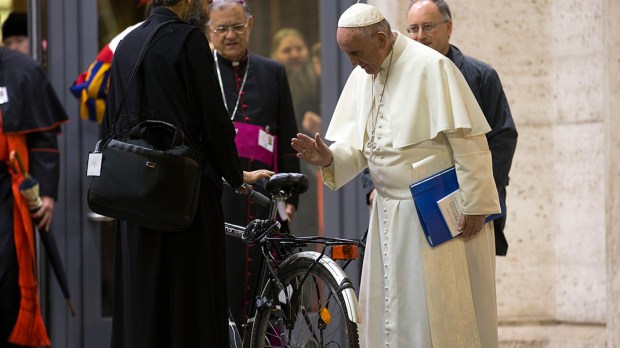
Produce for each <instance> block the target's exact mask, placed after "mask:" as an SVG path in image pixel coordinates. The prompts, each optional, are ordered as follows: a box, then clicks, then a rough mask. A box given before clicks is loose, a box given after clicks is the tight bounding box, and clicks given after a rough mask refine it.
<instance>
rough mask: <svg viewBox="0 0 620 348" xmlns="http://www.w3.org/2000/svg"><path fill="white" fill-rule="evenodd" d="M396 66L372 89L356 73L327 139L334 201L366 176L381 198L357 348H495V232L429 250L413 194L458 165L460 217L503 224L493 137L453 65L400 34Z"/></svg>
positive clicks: (487, 229)
mask: <svg viewBox="0 0 620 348" xmlns="http://www.w3.org/2000/svg"><path fill="white" fill-rule="evenodd" d="M392 55H393V56H392V57H390V56H388V57H387V58H386V59H385V61H384V62H383V64H382V71H381V73H380V74H378V76H376V77H375V78H373V76H372V75H368V74H366V73H365V72H364V70H362V69H361V68H359V67H357V68H356V69H355V70H354V71H353V72H352V73H351V76H350V77H349V80H348V81H347V84H346V86H345V88H344V90H343V92H342V95H341V96H340V100H339V101H338V105H337V106H336V109H335V111H334V115H333V117H332V121H331V123H330V126H329V129H328V131H327V134H326V139H328V140H331V141H334V143H333V144H332V145H331V149H332V151H333V155H334V161H333V164H332V165H331V166H330V167H328V168H323V169H322V174H323V181H324V183H325V184H326V185H327V186H328V187H330V188H331V189H332V190H335V189H338V188H340V187H342V186H343V185H344V184H346V183H347V182H348V181H350V180H351V179H353V178H354V177H355V176H356V175H357V174H358V173H359V172H361V171H362V170H363V169H364V168H365V167H366V166H368V167H369V170H370V174H371V176H372V179H373V182H374V185H375V187H376V189H377V195H376V196H375V199H374V201H373V205H372V212H371V218H370V225H369V233H368V240H367V245H366V254H365V258H364V265H363V269H362V279H361V286H360V307H361V309H362V320H363V323H362V325H361V326H360V340H361V342H360V343H361V346H362V347H367V348H376V347H382V346H385V347H400V348H410V347H416V348H426V347H435V348H454V347H465V348H474V347H482V348H493V347H497V345H498V338H497V310H496V309H497V306H496V298H495V240H494V236H493V224H492V223H487V224H486V225H485V226H484V227H483V230H482V231H481V232H480V233H478V234H477V235H476V236H475V237H474V238H473V239H471V240H468V241H464V240H463V239H462V238H455V239H453V240H451V241H449V242H446V243H444V244H441V245H440V246H437V247H435V248H432V249H431V248H430V246H429V245H428V243H427V241H426V239H425V237H424V232H423V231H422V227H421V225H420V222H419V220H418V215H417V213H416V210H415V205H414V202H413V199H412V198H411V194H410V191H409V185H410V184H412V183H414V182H416V181H419V180H421V179H423V178H426V177H428V176H430V175H432V174H435V173H437V172H439V171H441V170H443V169H446V168H448V167H451V166H453V165H455V166H456V171H457V177H458V181H459V185H460V191H461V195H462V197H463V202H464V207H463V211H464V213H466V214H472V215H478V214H487V215H490V214H495V213H498V212H499V211H500V207H499V201H498V195H497V191H496V188H495V183H494V181H493V173H492V167H491V154H490V152H489V149H488V145H487V142H486V138H485V135H484V134H485V133H486V132H488V131H489V130H490V128H489V126H488V124H487V121H486V119H485V118H484V115H483V114H482V111H481V110H480V108H479V106H478V103H477V102H476V99H475V98H474V96H473V94H472V93H471V91H470V90H469V87H468V85H467V82H466V81H465V79H464V78H463V76H462V75H461V73H460V72H459V70H458V69H457V68H456V67H455V66H454V65H453V64H452V62H451V61H450V60H449V59H448V58H446V57H444V56H443V55H441V54H439V53H437V52H436V51H434V50H433V49H431V48H428V47H426V46H424V45H421V44H419V43H417V42H415V41H413V40H410V39H408V38H406V37H405V36H403V35H401V34H398V38H397V40H396V43H395V45H394V48H393V51H392ZM388 70H389V71H388ZM386 78H387V81H386ZM384 86H385V88H384ZM381 94H383V98H381ZM381 99H382V101H381V102H380V100H381ZM373 130H374V141H373V142H374V143H376V144H377V147H376V148H375V150H374V151H371V149H370V148H369V146H368V143H369V141H370V140H371V138H372V133H373Z"/></svg>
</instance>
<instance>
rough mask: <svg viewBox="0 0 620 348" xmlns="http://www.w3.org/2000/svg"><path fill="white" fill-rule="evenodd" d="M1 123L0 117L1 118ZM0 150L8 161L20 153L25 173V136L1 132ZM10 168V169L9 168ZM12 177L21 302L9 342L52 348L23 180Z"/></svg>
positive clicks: (19, 176)
mask: <svg viewBox="0 0 620 348" xmlns="http://www.w3.org/2000/svg"><path fill="white" fill-rule="evenodd" d="M0 119H1V116H0ZM0 143H4V145H2V146H0V150H5V151H6V152H5V153H4V154H3V155H2V156H0V157H3V158H4V159H7V158H6V157H8V154H10V153H11V152H12V151H15V152H17V153H19V156H20V158H21V160H22V162H23V163H24V167H25V168H24V169H25V170H26V171H28V148H27V147H26V139H25V137H24V135H12V134H2V132H1V131H0ZM9 167H11V165H10V164H9ZM9 172H10V173H11V186H12V191H13V202H14V206H13V235H14V238H15V249H16V251H17V262H18V265H19V288H20V291H21V301H20V308H19V314H18V316H17V321H16V323H15V327H14V328H13V332H12V333H11V335H10V336H9V342H10V343H13V344H18V345H22V346H30V347H36V346H44V347H49V346H51V342H50V339H49V337H48V335H47V330H46V329H45V324H44V323H43V317H42V316H41V307H40V305H39V295H38V292H37V278H36V263H35V249H34V226H33V223H32V218H31V216H30V210H29V209H28V203H27V202H26V199H25V198H24V197H22V195H21V194H20V193H19V184H21V182H22V181H23V180H24V177H23V175H22V174H21V173H15V172H14V171H13V170H9Z"/></svg>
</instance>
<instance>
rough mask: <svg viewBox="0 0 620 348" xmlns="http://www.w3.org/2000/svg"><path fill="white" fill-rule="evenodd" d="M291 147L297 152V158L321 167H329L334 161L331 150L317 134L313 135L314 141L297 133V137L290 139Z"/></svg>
mask: <svg viewBox="0 0 620 348" xmlns="http://www.w3.org/2000/svg"><path fill="white" fill-rule="evenodd" d="M291 146H292V147H293V149H294V150H295V151H297V157H298V158H301V159H303V160H305V161H307V162H310V163H312V164H316V165H318V166H321V167H329V166H330V165H331V164H332V161H333V160H334V156H333V154H332V150H331V149H330V148H329V147H328V146H327V144H325V142H323V139H321V135H320V134H319V133H316V134H315V135H314V139H313V138H311V137H309V136H307V135H305V134H303V133H297V137H296V138H293V139H291Z"/></svg>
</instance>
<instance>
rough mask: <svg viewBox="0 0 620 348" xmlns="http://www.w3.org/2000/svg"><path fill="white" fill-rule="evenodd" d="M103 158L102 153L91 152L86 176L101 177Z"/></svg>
mask: <svg viewBox="0 0 620 348" xmlns="http://www.w3.org/2000/svg"><path fill="white" fill-rule="evenodd" d="M102 158H103V156H102V155H101V152H91V153H89V154H88V169H87V170H86V176H100V175H101V159H102Z"/></svg>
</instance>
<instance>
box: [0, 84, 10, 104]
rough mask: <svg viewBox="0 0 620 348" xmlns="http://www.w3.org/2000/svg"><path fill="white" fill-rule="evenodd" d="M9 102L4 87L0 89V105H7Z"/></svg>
mask: <svg viewBox="0 0 620 348" xmlns="http://www.w3.org/2000/svg"><path fill="white" fill-rule="evenodd" d="M8 101H9V93H8V92H7V90H6V87H0V104H4V103H7V102H8Z"/></svg>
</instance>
